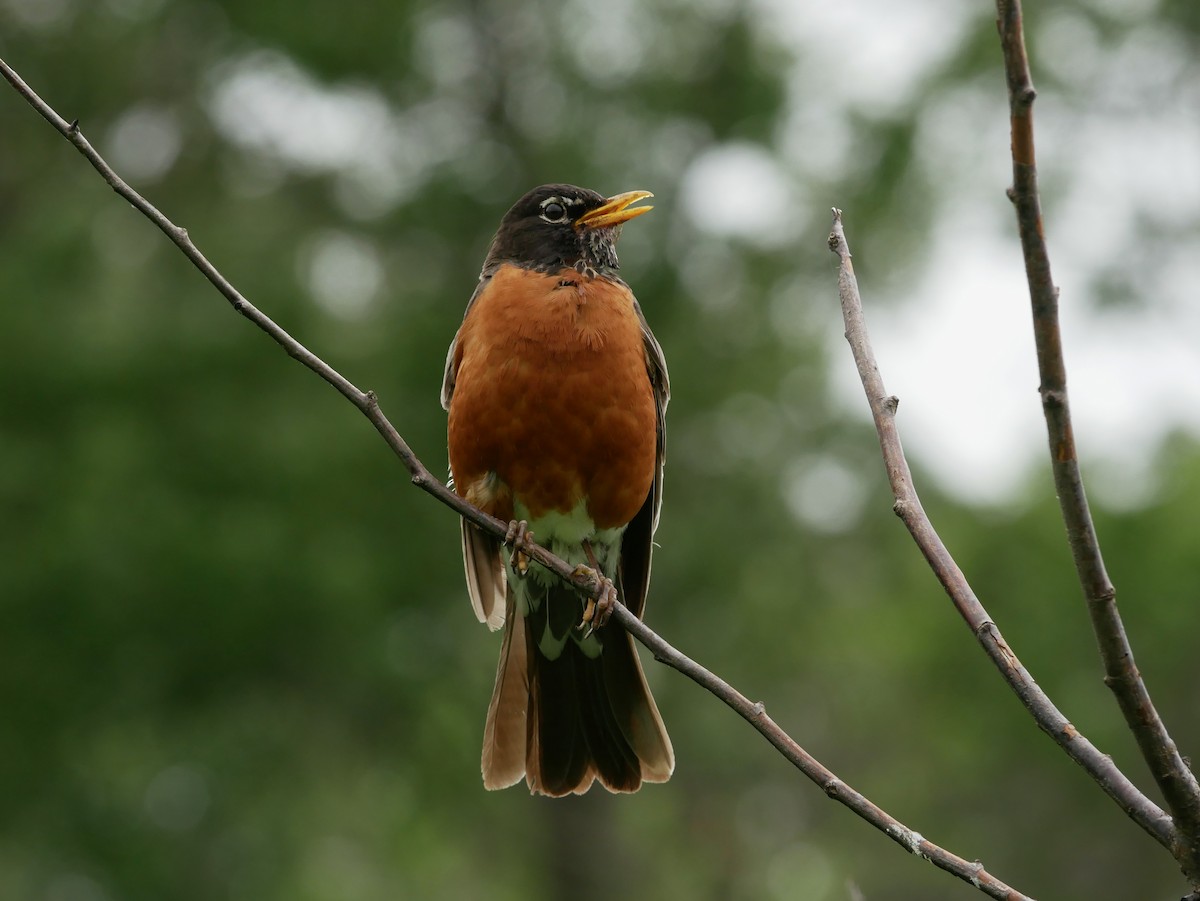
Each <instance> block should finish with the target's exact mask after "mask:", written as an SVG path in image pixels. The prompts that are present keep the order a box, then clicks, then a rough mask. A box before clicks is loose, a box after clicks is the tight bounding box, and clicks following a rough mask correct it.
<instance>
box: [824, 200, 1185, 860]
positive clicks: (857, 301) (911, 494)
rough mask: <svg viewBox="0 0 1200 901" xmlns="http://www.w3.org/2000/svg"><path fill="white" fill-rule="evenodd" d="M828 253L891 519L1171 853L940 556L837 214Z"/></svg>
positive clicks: (1108, 789) (1087, 762)
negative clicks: (834, 263)
mask: <svg viewBox="0 0 1200 901" xmlns="http://www.w3.org/2000/svg"><path fill="white" fill-rule="evenodd" d="M829 247H830V249H831V250H832V251H833V252H834V253H836V254H837V255H838V259H839V260H840V263H841V265H840V268H839V272H838V293H839V295H840V297H841V302H842V317H843V319H844V320H845V323H846V340H847V341H848V342H849V344H850V349H851V351H852V352H853V354H854V363H855V365H856V366H857V367H858V376H859V378H860V379H861V380H862V385H863V390H864V391H865V392H866V394H867V401H868V403H870V405H871V416H872V417H873V419H874V420H875V430H876V432H877V433H878V435H879V447H880V450H882V452H883V461H884V465H885V466H886V467H887V474H888V481H889V482H890V483H891V486H892V494H893V495H894V497H895V500H896V502H895V506H894V507H893V509H894V510H895V511H896V515H897V516H899V517H900V519H901V520H902V521H903V522H904V525H905V526H906V527H907V528H908V531H909V533H910V534H911V535H912V537H913V540H914V541H915V542H916V543H917V547H918V548H920V550H921V553H922V554H923V555H924V556H925V559H926V561H928V563H929V566H930V568H931V569H932V570H933V572H934V575H936V576H937V579H938V581H939V582H940V583H941V584H942V587H943V588H944V589H945V590H946V593H947V594H948V595H949V596H950V600H951V601H952V602H953V603H954V607H955V609H957V610H958V612H959V615H961V616H962V618H963V619H964V620H965V621H966V623H967V625H968V626H969V627H970V628H971V632H972V633H973V634H974V635H975V638H976V640H977V641H978V642H979V644H980V645H981V646H982V648H983V650H984V652H985V653H986V654H987V655H988V657H989V658H990V659H991V661H992V663H993V664H995V666H996V669H998V670H999V671H1000V675H1001V676H1002V677H1003V678H1004V681H1005V682H1007V683H1008V686H1009V688H1011V689H1012V690H1013V692H1014V693H1015V694H1016V695H1017V697H1018V698H1020V700H1021V703H1022V704H1024V705H1025V709H1026V710H1028V711H1029V713H1030V714H1031V715H1032V716H1033V718H1034V721H1035V722H1037V724H1038V727H1039V728H1040V729H1041V730H1042V731H1043V732H1045V733H1046V734H1047V735H1049V736H1050V737H1051V738H1052V739H1054V741H1055V743H1057V744H1058V746H1059V747H1061V748H1062V749H1063V750H1064V751H1066V752H1067V754H1068V755H1069V756H1070V757H1071V759H1072V760H1074V761H1075V762H1076V763H1078V764H1079V765H1080V766H1081V767H1083V768H1084V769H1085V770H1086V771H1087V772H1088V774H1089V775H1090V776H1091V777H1092V778H1093V779H1094V780H1095V781H1096V782H1097V784H1099V786H1100V787H1101V788H1102V789H1104V791H1105V793H1106V794H1108V796H1109V797H1111V798H1112V799H1113V800H1114V801H1116V802H1117V803H1118V804H1119V805H1121V809H1122V810H1124V811H1125V812H1126V813H1127V814H1129V816H1130V817H1132V818H1133V820H1134V821H1135V822H1136V823H1137V824H1138V825H1139V826H1141V827H1142V828H1143V829H1145V830H1146V831H1147V832H1148V833H1150V835H1152V836H1153V837H1154V838H1155V839H1156V840H1157V841H1158V842H1159V843H1161V844H1162V845H1164V846H1166V847H1168V848H1170V847H1171V846H1172V843H1173V842H1174V841H1175V830H1174V828H1173V827H1172V825H1171V819H1170V817H1168V816H1167V815H1166V814H1165V813H1163V811H1162V810H1160V809H1159V808H1158V806H1157V805H1156V804H1155V803H1154V802H1153V801H1151V800H1150V799H1149V798H1147V797H1146V796H1145V795H1143V794H1142V793H1141V792H1140V791H1138V789H1137V786H1135V785H1134V784H1133V783H1132V782H1130V781H1129V780H1128V779H1127V778H1126V777H1125V774H1124V773H1122V772H1121V771H1120V770H1119V769H1118V768H1117V766H1116V764H1114V763H1113V762H1112V759H1111V758H1109V757H1108V756H1107V755H1106V754H1102V753H1101V752H1100V751H1099V750H1098V749H1097V748H1096V746H1095V745H1093V744H1092V743H1091V742H1090V741H1088V740H1087V739H1086V738H1085V737H1084V736H1083V735H1082V734H1081V733H1080V732H1079V730H1078V729H1076V728H1075V727H1074V726H1073V725H1071V723H1070V722H1069V721H1068V720H1067V718H1066V717H1065V716H1063V715H1062V713H1061V712H1060V711H1059V709H1058V708H1057V707H1055V706H1054V703H1053V702H1052V701H1051V700H1050V698H1049V697H1048V696H1047V695H1046V693H1045V692H1044V691H1042V689H1041V687H1040V686H1039V685H1038V684H1037V682H1035V681H1034V680H1033V676H1031V675H1030V674H1029V671H1028V670H1026V669H1025V667H1024V666H1023V665H1022V664H1021V661H1020V660H1019V659H1018V658H1017V655H1016V654H1015V653H1014V652H1013V650H1012V648H1010V647H1009V646H1008V643H1007V642H1005V640H1004V636H1003V635H1001V634H1000V629H999V628H998V627H997V626H996V624H995V623H994V622H993V621H992V618H991V617H990V616H988V612H987V610H985V609H984V607H983V604H981V603H980V602H979V598H977V597H976V596H975V592H974V591H973V590H972V589H971V586H970V584H968V582H967V578H966V576H964V575H963V572H962V570H961V569H959V568H958V564H957V563H955V562H954V558H953V557H952V556H950V551H949V550H947V549H946V545H945V544H944V543H943V542H942V539H941V537H940V536H939V535H938V533H937V531H936V530H935V529H934V527H933V524H932V523H931V522H930V521H929V517H928V515H926V513H925V510H924V508H923V507H922V506H921V499H920V498H919V497H918V496H917V491H916V488H914V487H913V480H912V473H911V472H910V471H909V468H908V460H907V459H905V456H904V449H903V447H902V446H901V444H900V432H899V431H898V429H897V428H896V407H897V405H898V404H899V400H898V399H897V398H895V397H893V396H891V395H889V394H888V393H887V391H886V390H885V389H884V387H883V378H882V376H880V374H879V367H878V365H877V364H876V362H875V352H874V351H873V350H872V348H871V341H870V337H869V336H868V334H867V325H866V319H865V317H864V315H863V308H862V299H861V298H860V297H859V293H858V280H857V279H856V278H855V276H854V266H853V264H852V263H851V260H850V248H849V246H848V245H847V243H846V234H845V231H844V230H843V228H842V213H841V210H834V211H833V232H832V234H830V236H829Z"/></svg>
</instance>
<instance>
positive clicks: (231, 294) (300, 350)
mask: <svg viewBox="0 0 1200 901" xmlns="http://www.w3.org/2000/svg"><path fill="white" fill-rule="evenodd" d="M0 73H3V75H4V77H5V78H6V79H7V80H8V81H9V82H10V83H11V84H12V86H13V87H14V88H16V90H17V92H18V93H19V94H21V96H22V97H24V98H25V100H26V101H28V103H29V104H30V105H31V106H33V107H34V109H36V110H37V111H38V112H39V113H40V114H41V115H42V117H43V118H45V119H46V121H48V122H49V123H50V124H51V125H52V126H54V128H55V129H57V130H58V131H59V132H60V133H61V134H62V135H63V136H64V137H65V138H66V139H67V140H69V141H70V142H71V143H72V144H74V145H75V147H76V148H78V150H79V151H80V153H82V154H83V155H84V156H85V157H86V158H87V159H88V161H89V162H90V163H91V164H92V166H93V167H94V168H95V169H96V171H97V172H99V173H100V175H101V176H102V177H103V178H104V180H105V181H106V182H107V183H108V184H109V186H110V187H112V189H113V190H114V191H116V192H117V193H118V194H120V195H121V196H122V197H124V198H125V199H126V200H128V201H129V202H130V203H131V204H133V206H134V207H135V208H136V209H137V210H138V211H139V212H141V213H142V214H143V215H145V216H146V218H148V219H149V220H150V221H151V222H153V223H154V224H155V225H157V226H158V227H159V229H161V230H162V232H163V233H164V234H166V236H167V237H168V238H170V239H171V241H172V242H173V243H174V244H175V245H176V246H177V247H178V248H179V249H180V250H181V251H182V252H183V254H184V255H185V256H186V257H187V258H188V259H189V260H191V261H192V263H193V264H194V265H195V266H196V268H197V269H199V270H200V272H201V273H203V275H204V277H205V278H207V279H208V280H209V281H210V282H211V283H212V284H213V285H214V286H215V287H216V288H217V290H218V291H220V292H221V294H222V295H224V296H225V298H226V299H227V300H228V301H229V302H230V303H231V304H232V305H233V308H234V309H235V310H236V311H237V312H239V313H241V314H242V315H243V316H245V317H246V318H247V319H249V320H250V321H251V322H253V323H254V324H255V325H256V326H258V327H259V328H260V329H262V330H263V331H264V332H266V333H267V334H268V335H270V336H271V338H272V339H273V340H274V341H275V342H276V343H278V344H279V345H280V346H281V347H283V349H284V350H286V351H287V353H288V354H289V355H290V356H292V357H294V358H295V359H297V360H299V361H300V362H301V363H302V364H304V365H305V366H306V367H308V368H309V369H311V370H312V371H313V372H315V373H316V374H317V375H319V376H320V377H321V378H322V379H324V380H325V381H326V382H328V383H329V384H330V385H332V386H333V387H334V388H336V389H337V391H338V392H339V393H340V394H341V395H342V396H343V397H345V398H346V399H347V400H349V401H350V402H351V403H352V404H354V405H355V406H356V407H358V409H359V410H361V411H362V413H363V414H364V415H365V416H366V417H367V418H368V419H369V420H370V421H371V424H372V425H374V426H375V428H376V430H377V431H378V432H379V433H380V435H382V436H383V438H384V440H385V441H386V442H387V444H388V446H389V447H390V448H391V449H392V450H393V451H394V452H395V454H396V456H398V457H399V458H400V460H401V461H402V462H403V463H404V466H405V467H406V468H407V469H408V471H409V473H410V474H411V475H412V481H413V483H414V484H415V485H417V486H418V487H420V488H421V489H423V490H424V491H426V492H428V493H429V494H431V495H433V496H434V497H436V498H437V499H438V500H440V501H441V502H442V503H444V504H446V505H447V506H449V507H451V508H453V509H454V510H455V511H457V512H458V513H459V514H461V515H462V516H465V517H466V518H468V519H469V520H471V521H472V522H473V523H475V524H476V525H478V526H479V527H481V528H483V529H485V530H486V531H488V532H491V533H492V534H493V535H496V536H497V537H501V538H503V537H504V535H505V533H506V531H507V528H508V527H507V524H506V523H502V522H500V520H498V519H495V518H494V517H491V516H488V515H487V514H486V513H484V512H483V511H481V510H479V509H478V508H477V507H474V506H472V505H471V504H469V503H467V502H466V501H465V500H463V499H462V498H460V497H459V496H458V495H456V494H455V493H454V492H453V491H451V490H450V489H448V488H447V487H446V486H445V485H443V484H442V483H441V482H440V481H439V480H438V479H436V478H434V476H433V475H432V474H431V473H430V472H429V470H428V469H426V468H425V466H424V464H422V463H421V461H420V460H419V459H417V457H416V455H415V454H414V453H413V452H412V450H411V448H409V446H408V444H407V443H406V442H405V441H404V439H403V438H402V437H401V436H400V434H399V432H397V431H396V429H395V427H394V426H393V425H392V424H391V423H390V422H389V421H388V419H387V417H386V416H385V415H384V413H383V411H382V410H381V409H380V407H379V402H378V399H377V398H376V396H375V394H374V392H371V391H366V392H364V391H360V390H359V389H358V388H356V387H355V386H354V385H353V384H352V383H351V382H350V381H349V380H348V379H346V378H345V377H344V376H342V375H341V374H340V373H338V372H337V371H336V370H335V369H333V367H331V366H330V365H329V364H327V363H325V362H324V361H323V360H322V359H321V358H320V357H318V356H316V355H315V354H314V353H312V352H311V351H309V350H308V349H307V348H305V347H304V346H303V345H302V344H300V342H298V341H297V340H296V339H295V338H293V337H292V336H291V335H289V334H288V333H287V332H286V331H285V330H284V329H282V328H281V327H280V326H279V325H277V324H276V323H275V322H274V321H273V320H272V319H271V318H270V317H269V316H267V315H266V314H265V313H263V312H262V311H261V310H259V309H258V308H257V307H255V306H254V305H253V304H251V303H250V302H249V301H248V300H246V298H244V297H243V296H242V295H241V293H239V292H238V290H237V289H236V288H234V287H233V285H232V284H230V282H229V281H228V280H227V279H226V278H225V277H224V276H223V275H221V273H220V272H219V271H218V270H217V269H216V267H215V266H213V265H212V263H210V262H209V261H208V260H207V259H206V258H205V257H204V255H203V254H202V253H201V252H200V251H199V249H198V248H197V247H196V245H195V244H193V243H192V241H191V239H190V238H189V237H188V234H187V230H186V229H183V228H180V227H179V226H177V225H175V224H174V223H173V222H171V220H170V219H168V218H167V217H166V216H165V215H164V214H163V213H162V212H160V211H159V210H158V209H157V208H156V207H155V206H154V205H153V204H151V203H150V202H149V201H148V200H146V199H145V198H144V197H142V196H141V195H140V194H139V193H138V192H137V191H135V190H133V188H131V187H130V186H129V185H128V184H126V183H125V181H124V180H122V179H121V178H120V177H119V176H118V175H117V174H116V173H115V172H114V171H113V170H112V168H111V167H110V166H109V165H108V163H107V162H105V161H104V159H103V158H102V157H101V156H100V154H99V153H97V152H96V150H95V148H93V147H92V145H91V144H90V143H89V142H88V141H87V139H86V138H85V137H84V136H83V134H82V133H81V132H80V130H79V125H78V122H71V123H68V122H67V121H66V120H64V119H63V118H62V117H61V116H59V115H58V113H56V112H55V111H54V110H53V109H52V108H51V107H50V106H49V105H48V104H47V103H45V101H43V100H42V99H41V98H40V97H39V96H38V95H37V94H36V93H35V92H34V91H33V90H32V89H31V88H30V87H29V86H28V85H27V84H26V83H25V82H24V81H23V80H22V79H21V78H20V76H18V75H17V73H16V72H14V71H13V70H12V69H11V68H10V67H9V66H8V64H7V63H5V62H4V60H2V59H0ZM523 550H524V552H525V553H526V554H527V555H528V556H530V557H531V558H532V559H534V560H536V561H537V562H538V563H540V564H542V565H543V566H545V567H547V568H549V569H551V570H552V571H554V572H555V573H557V574H558V575H559V576H560V577H562V578H563V579H565V580H567V581H569V582H572V583H573V584H574V585H575V586H576V587H577V588H578V589H579V590H581V591H583V592H585V593H589V594H591V595H592V596H596V595H597V594H598V592H599V589H600V586H599V584H598V583H597V582H595V581H593V580H588V579H586V578H584V577H580V576H576V575H575V570H574V567H572V566H571V565H570V564H568V563H566V562H565V561H563V560H561V559H560V558H558V557H556V556H554V555H553V554H551V553H550V552H549V551H547V550H545V549H544V548H542V547H539V546H538V545H535V544H533V543H532V542H528V543H526V544H525V545H524V546H523ZM613 616H614V617H615V618H616V620H617V621H618V622H620V624H621V626H622V627H624V628H625V629H626V630H628V631H629V633H630V634H632V635H633V636H634V637H635V638H637V640H638V641H640V642H641V643H642V644H643V645H645V646H646V647H647V648H648V649H650V651H651V652H653V653H654V655H655V657H656V658H657V659H658V660H660V661H661V662H663V663H665V664H666V665H667V666H670V667H672V668H674V669H676V670H678V671H679V672H681V673H683V674H684V675H685V676H687V677H688V678H690V679H692V680H693V681H695V682H696V683H697V684H699V685H700V686H701V687H703V688H705V689H707V690H708V691H709V692H711V693H712V694H713V695H715V696H716V697H717V698H719V699H720V700H722V701H724V702H725V704H727V705H728V706H729V707H731V708H732V709H733V710H735V711H736V712H737V713H738V714H740V715H741V716H742V717H743V718H744V719H745V720H746V721H747V722H749V723H750V724H751V725H752V726H754V728H755V729H757V730H758V731H759V732H760V733H761V734H762V735H763V736H765V737H766V738H767V740H768V741H770V742H771V744H772V745H774V746H775V747H776V748H777V749H778V750H779V752H780V753H781V754H782V755H783V756H784V757H785V758H787V759H788V760H789V761H791V762H792V763H793V764H794V765H795V766H796V767H797V768H798V769H799V770H800V771H801V772H802V773H803V774H804V775H805V776H807V777H808V778H809V779H811V780H812V781H813V782H815V783H816V784H817V785H819V786H820V787H821V788H822V789H823V790H824V791H825V793H826V794H827V795H828V796H829V797H831V798H833V799H834V800H836V801H838V802H840V803H842V804H844V805H845V806H846V807H848V808H850V810H852V811H853V812H854V813H856V814H857V815H858V816H860V817H862V818H863V819H865V820H866V821H867V822H868V823H870V824H871V825H873V826H875V828H877V829H879V830H880V831H882V832H883V833H885V834H886V835H887V836H888V837H889V838H891V839H892V840H893V841H895V842H896V843H897V844H899V845H900V846H901V847H902V848H904V849H905V850H906V851H909V852H910V853H912V854H916V855H919V856H920V857H923V858H924V859H925V860H928V861H930V862H931V863H932V864H934V866H937V867H939V868H941V869H943V870H945V871H947V872H949V873H952V874H954V875H955V876H957V877H958V878H960V879H962V880H964V881H965V882H969V883H970V884H971V885H973V886H975V887H976V888H977V889H979V890H980V891H981V892H983V893H984V894H986V895H988V896H989V897H992V898H998V899H1002V901H1032V899H1030V898H1029V897H1028V896H1027V895H1023V894H1022V893H1020V892H1018V891H1017V890H1016V889H1013V888H1011V887H1009V886H1007V885H1005V884H1004V883H1003V882H1001V881H1000V880H999V879H997V878H995V877H994V876H992V875H991V874H990V873H988V872H987V870H986V869H985V868H984V866H983V864H982V863H980V862H978V861H974V862H972V861H967V860H964V859H963V858H961V857H958V856H956V855H954V854H952V853H950V852H949V851H946V850H945V849H944V848H941V847H939V846H938V845H935V844H934V843H933V842H931V841H929V840H928V839H926V838H924V837H923V836H922V835H921V834H920V833H918V832H915V831H913V830H912V829H910V828H908V827H907V826H905V825H904V824H903V823H901V822H900V821H899V820H897V819H895V818H894V817H892V816H891V815H890V814H888V813H887V812H885V811H884V810H882V809H881V808H880V807H878V806H877V805H875V804H874V803H872V802H871V801H870V800H868V799H867V798H866V797H864V796H863V795H862V794H860V793H859V792H857V791H855V790H854V789H852V788H851V787H850V786H849V785H847V784H846V783H845V782H843V781H842V780H841V779H839V778H838V777H837V776H836V775H835V774H834V773H833V772H832V771H830V770H829V769H827V768H826V767H825V766H823V765H822V764H821V763H820V762H819V761H818V760H816V758H814V757H813V756H812V755H810V754H809V753H808V752H806V751H805V750H804V749H803V748H801V747H800V745H799V744H797V743H796V741H795V740H794V739H792V738H791V736H789V735H788V734H787V733H786V732H784V731H783V729H781V728H780V727H779V726H778V725H777V724H776V723H775V721H774V720H772V719H771V718H770V717H769V716H767V714H766V710H765V708H764V707H763V705H762V704H754V703H751V702H750V701H749V700H748V699H747V698H746V697H745V696H744V695H742V694H741V693H740V692H738V691H737V690H735V689H734V688H733V687H732V686H730V685H729V684H728V683H726V682H725V681H724V680H723V679H721V678H720V677H718V676H716V675H714V674H713V673H712V672H710V671H709V670H707V669H705V668H704V667H703V666H701V665H700V664H698V663H696V662H695V661H694V660H692V659H690V658H689V657H687V656H685V655H684V654H682V653H680V652H679V651H677V650H676V649H675V648H674V647H672V646H671V645H670V644H668V643H667V642H666V641H665V640H664V639H663V638H661V637H660V636H659V635H657V634H656V633H655V632H653V631H652V630H651V629H650V627H649V626H647V625H646V624H645V623H643V622H642V621H641V620H639V619H638V618H637V617H636V616H634V615H633V613H631V612H630V611H629V609H628V608H627V607H625V606H624V605H623V604H620V603H616V604H614V605H613Z"/></svg>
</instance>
